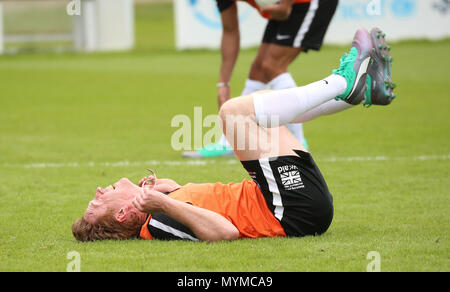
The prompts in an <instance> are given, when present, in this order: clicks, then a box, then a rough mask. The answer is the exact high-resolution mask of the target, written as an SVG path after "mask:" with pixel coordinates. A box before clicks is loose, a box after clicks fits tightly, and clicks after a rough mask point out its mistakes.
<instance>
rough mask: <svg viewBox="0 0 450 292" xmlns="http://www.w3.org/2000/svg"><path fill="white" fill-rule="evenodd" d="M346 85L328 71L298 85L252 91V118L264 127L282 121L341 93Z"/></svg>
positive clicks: (288, 121)
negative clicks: (264, 90)
mask: <svg viewBox="0 0 450 292" xmlns="http://www.w3.org/2000/svg"><path fill="white" fill-rule="evenodd" d="M346 88H347V82H346V80H345V78H344V77H342V76H339V75H335V74H332V75H330V76H328V77H327V78H325V79H324V80H320V81H317V82H314V83H311V84H308V85H305V86H302V87H296V88H290V89H283V90H278V91H271V92H266V93H260V94H254V95H253V104H254V107H255V116H256V121H257V122H258V124H260V125H262V126H267V127H277V126H279V125H285V124H287V123H290V122H292V121H294V119H295V118H296V117H298V116H300V115H302V114H303V113H305V112H307V111H309V110H311V109H313V108H315V107H317V106H319V105H321V104H322V103H324V102H327V101H329V100H331V99H333V98H335V97H336V96H338V95H340V94H342V93H343V92H344V91H345V90H346ZM277 120H278V121H277Z"/></svg>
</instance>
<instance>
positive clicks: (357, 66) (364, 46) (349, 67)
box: [333, 29, 372, 105]
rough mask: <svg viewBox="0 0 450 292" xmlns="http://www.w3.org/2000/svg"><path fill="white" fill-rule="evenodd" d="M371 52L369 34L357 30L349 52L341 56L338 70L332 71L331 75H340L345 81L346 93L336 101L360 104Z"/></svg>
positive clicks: (362, 98) (363, 30) (362, 30)
mask: <svg viewBox="0 0 450 292" xmlns="http://www.w3.org/2000/svg"><path fill="white" fill-rule="evenodd" d="M371 51H372V42H371V40H370V34H369V32H368V31H367V30H365V29H358V31H357V32H356V34H355V37H354V38H353V43H352V47H351V49H350V52H349V53H346V54H344V55H343V56H342V58H341V65H340V66H339V69H336V70H333V74H337V75H340V76H342V77H344V78H345V80H346V81H347V89H346V91H345V92H344V93H343V94H341V95H339V96H337V97H336V100H339V99H341V100H343V101H345V102H347V103H349V104H353V105H357V104H360V103H361V102H362V101H363V100H364V92H365V91H366V86H367V85H366V80H367V70H368V67H369V64H370V52H371Z"/></svg>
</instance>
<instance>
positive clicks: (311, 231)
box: [241, 150, 333, 236]
mask: <svg viewBox="0 0 450 292" xmlns="http://www.w3.org/2000/svg"><path fill="white" fill-rule="evenodd" d="M295 152H296V153H297V154H298V155H299V156H294V155H291V156H280V157H276V158H270V159H259V160H251V161H241V163H242V165H243V166H244V168H245V169H246V170H247V172H248V173H249V174H250V176H251V177H252V178H253V180H254V181H255V182H256V183H257V184H258V186H259V188H260V190H261V192H262V194H263V196H264V198H265V200H266V203H267V206H268V207H269V209H270V210H271V211H272V213H273V214H274V216H275V217H276V218H277V219H278V220H279V221H280V223H281V226H282V227H283V229H284V231H285V233H286V235H287V236H306V235H316V234H322V233H324V232H325V231H326V230H327V229H328V227H329V226H330V224H331V221H332V219H333V197H332V196H331V194H330V192H329V190H328V187H327V185H326V183H325V180H324V178H323V176H322V174H321V172H320V171H319V169H318V167H317V165H316V163H315V162H314V160H313V158H312V156H311V154H309V153H307V152H303V151H298V150H295Z"/></svg>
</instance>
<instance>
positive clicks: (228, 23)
mask: <svg viewBox="0 0 450 292" xmlns="http://www.w3.org/2000/svg"><path fill="white" fill-rule="evenodd" d="M221 19H222V27H223V30H222V44H221V53H222V64H221V66H220V75H219V83H221V84H222V86H219V88H218V103H219V108H220V107H221V106H222V104H223V103H225V101H227V100H228V99H230V98H231V93H230V87H229V85H225V84H228V83H229V82H230V79H231V74H232V73H233V69H234V65H235V64H236V60H237V58H238V55H239V48H240V33H239V20H238V12H237V5H236V3H233V4H232V5H231V6H230V7H228V8H227V9H225V10H224V11H222V13H221Z"/></svg>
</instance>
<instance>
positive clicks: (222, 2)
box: [216, 0, 234, 13]
mask: <svg viewBox="0 0 450 292" xmlns="http://www.w3.org/2000/svg"><path fill="white" fill-rule="evenodd" d="M216 3H217V8H219V11H220V13H222V12H223V11H225V10H227V9H228V8H229V7H231V6H232V5H233V4H234V1H233V0H216Z"/></svg>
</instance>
